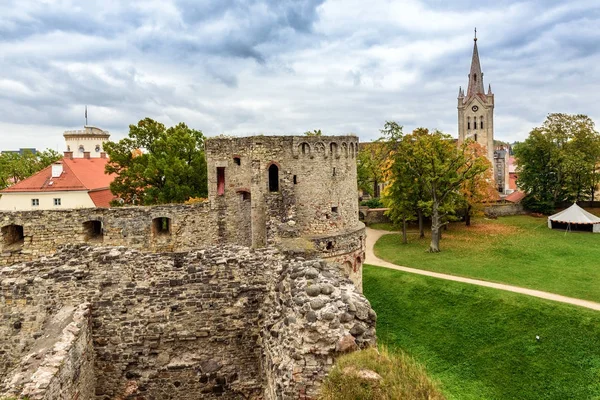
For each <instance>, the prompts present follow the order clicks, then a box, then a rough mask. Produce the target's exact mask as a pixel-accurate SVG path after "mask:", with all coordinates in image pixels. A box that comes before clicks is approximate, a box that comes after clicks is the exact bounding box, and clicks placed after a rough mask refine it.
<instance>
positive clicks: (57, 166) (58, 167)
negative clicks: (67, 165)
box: [52, 162, 63, 178]
mask: <svg viewBox="0 0 600 400" xmlns="http://www.w3.org/2000/svg"><path fill="white" fill-rule="evenodd" d="M62 173H63V165H62V163H61V162H55V163H54V164H52V178H58V177H60V176H61V174H62Z"/></svg>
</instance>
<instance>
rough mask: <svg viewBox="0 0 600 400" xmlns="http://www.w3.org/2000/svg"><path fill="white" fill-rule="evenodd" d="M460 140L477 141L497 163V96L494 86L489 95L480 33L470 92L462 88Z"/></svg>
mask: <svg viewBox="0 0 600 400" xmlns="http://www.w3.org/2000/svg"><path fill="white" fill-rule="evenodd" d="M457 108H458V141H459V143H462V142H464V141H465V140H467V139H470V140H474V141H476V142H477V143H479V144H481V145H482V146H484V147H485V148H486V156H487V158H488V159H489V160H490V162H491V163H492V164H493V163H494V94H493V93H492V87H491V85H489V86H488V91H487V93H486V92H485V90H484V86H483V72H481V63H480V61H479V51H478V49H477V30H475V38H474V44H473V56H472V58H471V70H470V71H469V83H468V84H467V91H466V93H465V92H464V91H463V89H462V87H461V88H459V89H458V107H457Z"/></svg>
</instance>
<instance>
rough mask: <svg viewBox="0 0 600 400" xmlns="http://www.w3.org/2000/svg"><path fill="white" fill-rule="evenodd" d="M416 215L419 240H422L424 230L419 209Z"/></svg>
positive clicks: (421, 212)
mask: <svg viewBox="0 0 600 400" xmlns="http://www.w3.org/2000/svg"><path fill="white" fill-rule="evenodd" d="M417 215H418V216H419V239H424V238H425V230H424V229H423V211H422V210H421V209H420V208H419V209H418V210H417Z"/></svg>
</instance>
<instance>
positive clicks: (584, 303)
mask: <svg viewBox="0 0 600 400" xmlns="http://www.w3.org/2000/svg"><path fill="white" fill-rule="evenodd" d="M388 233H390V232H388V231H380V230H376V229H371V228H367V249H366V257H365V258H366V259H365V264H371V265H376V266H378V267H385V268H391V269H396V270H398V271H404V272H410V273H411V274H419V275H425V276H431V277H433V278H439V279H446V280H449V281H455V282H463V283H470V284H471V285H478V286H485V287H490V288H494V289H499V290H506V291H508V292H515V293H521V294H526V295H528V296H534V297H539V298H541V299H546V300H553V301H558V302H561V303H567V304H573V305H576V306H580V307H585V308H590V309H592V310H597V311H600V303H595V302H593V301H588V300H581V299H576V298H573V297H566V296H561V295H559V294H554V293H548V292H542V291H540V290H533V289H526V288H522V287H519V286H511V285H505V284H502V283H494V282H487V281H481V280H479V279H471V278H463V277H460V276H455V275H448V274H441V273H439V272H431V271H425V270H422V269H416V268H408V267H401V266H400V265H396V264H392V263H390V262H387V261H384V260H382V259H380V258H377V257H375V253H374V252H373V246H374V245H375V242H377V240H379V238H380V237H381V236H383V235H386V234H388Z"/></svg>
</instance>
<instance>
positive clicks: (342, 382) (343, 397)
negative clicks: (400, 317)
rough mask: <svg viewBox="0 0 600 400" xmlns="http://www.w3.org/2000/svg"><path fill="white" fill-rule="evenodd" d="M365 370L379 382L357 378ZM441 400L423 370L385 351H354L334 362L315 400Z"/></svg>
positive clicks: (395, 353) (408, 360)
mask: <svg viewBox="0 0 600 400" xmlns="http://www.w3.org/2000/svg"><path fill="white" fill-rule="evenodd" d="M364 370H369V371H372V372H375V373H377V374H378V375H379V376H380V377H381V379H368V378H363V377H361V374H360V372H362V371H364ZM397 399H406V400H420V399H423V400H442V399H444V396H443V395H442V394H441V392H440V390H439V389H438V387H437V385H436V384H435V383H433V382H432V380H431V379H430V378H429V377H428V376H427V373H426V372H425V369H424V368H423V367H422V366H421V365H419V364H417V363H416V361H414V360H413V359H412V358H411V357H409V356H408V355H406V354H404V353H403V352H394V353H390V352H388V351H387V350H386V349H385V348H380V350H379V351H378V350H377V349H375V348H369V349H366V350H361V351H355V352H354V353H350V354H347V355H344V356H341V357H339V358H338V359H337V361H336V363H335V365H334V367H333V369H332V370H331V372H330V373H329V375H328V376H327V378H326V379H325V381H324V382H323V385H322V387H321V394H320V396H319V400H397Z"/></svg>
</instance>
